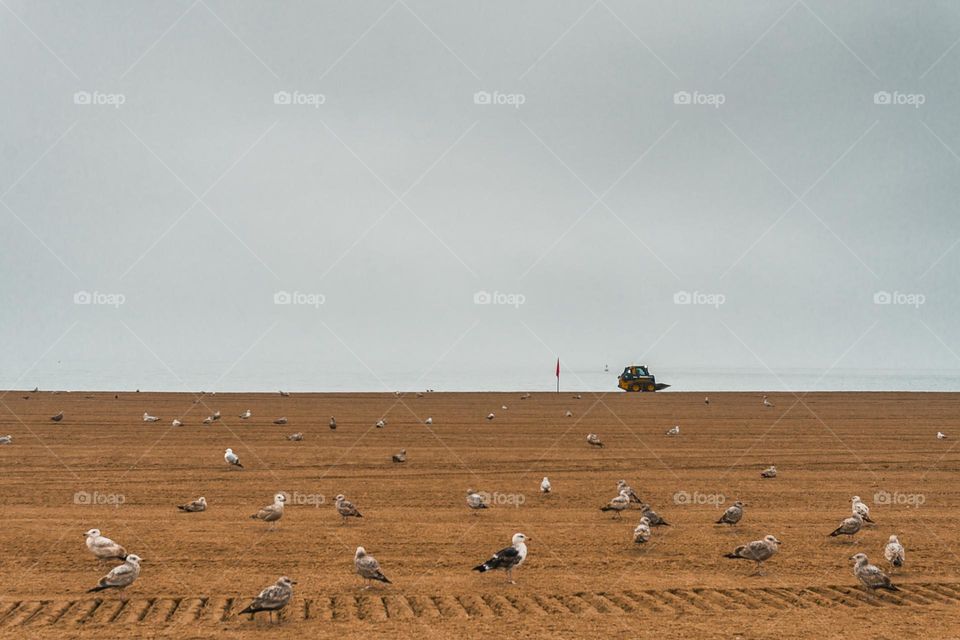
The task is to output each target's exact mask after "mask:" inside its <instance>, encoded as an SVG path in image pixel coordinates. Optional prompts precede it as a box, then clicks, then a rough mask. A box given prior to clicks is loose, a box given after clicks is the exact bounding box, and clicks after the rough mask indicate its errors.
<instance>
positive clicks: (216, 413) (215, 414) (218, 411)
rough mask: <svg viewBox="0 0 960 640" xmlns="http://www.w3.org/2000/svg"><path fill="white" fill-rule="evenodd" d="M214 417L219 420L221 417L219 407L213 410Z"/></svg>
mask: <svg viewBox="0 0 960 640" xmlns="http://www.w3.org/2000/svg"><path fill="white" fill-rule="evenodd" d="M213 419H214V420H219V419H220V410H219V409H218V410H216V411H214V412H213Z"/></svg>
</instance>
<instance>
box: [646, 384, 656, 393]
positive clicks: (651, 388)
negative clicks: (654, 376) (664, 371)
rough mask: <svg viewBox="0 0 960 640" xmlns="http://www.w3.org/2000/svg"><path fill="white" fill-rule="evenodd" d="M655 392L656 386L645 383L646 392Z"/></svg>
mask: <svg viewBox="0 0 960 640" xmlns="http://www.w3.org/2000/svg"><path fill="white" fill-rule="evenodd" d="M656 390H657V386H656V385H655V384H653V383H652V382H648V383H647V391H656Z"/></svg>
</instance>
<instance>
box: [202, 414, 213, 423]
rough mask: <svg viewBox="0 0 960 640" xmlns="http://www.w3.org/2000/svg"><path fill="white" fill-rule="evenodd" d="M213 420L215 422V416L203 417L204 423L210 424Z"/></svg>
mask: <svg viewBox="0 0 960 640" xmlns="http://www.w3.org/2000/svg"><path fill="white" fill-rule="evenodd" d="M211 422H213V416H207V417H206V418H204V419H203V424H210V423H211Z"/></svg>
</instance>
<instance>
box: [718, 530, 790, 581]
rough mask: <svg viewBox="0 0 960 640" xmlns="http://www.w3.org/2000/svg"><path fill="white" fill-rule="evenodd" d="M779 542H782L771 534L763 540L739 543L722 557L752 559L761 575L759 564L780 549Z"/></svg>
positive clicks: (758, 573) (761, 570)
mask: <svg viewBox="0 0 960 640" xmlns="http://www.w3.org/2000/svg"><path fill="white" fill-rule="evenodd" d="M781 544H783V543H782V542H780V541H779V540H777V539H776V538H775V537H773V536H764V537H763V540H754V541H753V542H748V543H747V544H744V545H740V546H739V547H737V548H736V549H734V550H733V553H728V554H726V555H725V556H723V557H724V558H732V559H734V560H737V559H739V560H753V561H754V562H756V563H757V571H756V573H757V575H763V569H761V568H760V566H761V565H762V564H763V563H764V562H765V561H767V560H769V559H770V558H772V557H773V556H774V554H776V553H777V551H779V550H780V545H781Z"/></svg>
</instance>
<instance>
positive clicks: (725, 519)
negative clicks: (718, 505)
mask: <svg viewBox="0 0 960 640" xmlns="http://www.w3.org/2000/svg"><path fill="white" fill-rule="evenodd" d="M742 517H743V503H742V502H740V501H739V500H737V501H736V502H734V503H733V504H732V505H730V506H729V507H727V510H726V511H724V512H723V515H722V516H720V519H719V520H717V524H729V525H731V526H732V525H735V524H737V523H738V522H740V518H742Z"/></svg>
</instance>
